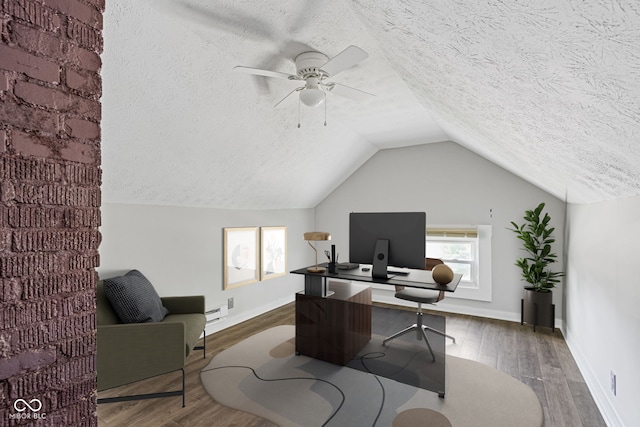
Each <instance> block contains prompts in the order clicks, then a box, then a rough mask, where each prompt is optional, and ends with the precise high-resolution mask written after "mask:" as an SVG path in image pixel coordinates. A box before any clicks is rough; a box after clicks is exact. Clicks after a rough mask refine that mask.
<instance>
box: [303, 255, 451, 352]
mask: <svg viewBox="0 0 640 427" xmlns="http://www.w3.org/2000/svg"><path fill="white" fill-rule="evenodd" d="M325 265H326V264H325ZM291 273H293V274H302V275H304V276H305V292H300V293H297V294H296V352H297V353H299V354H304V355H306V356H310V357H313V358H316V359H321V360H325V361H327V362H331V363H335V364H339V365H344V364H346V363H348V362H349V361H350V360H351V359H352V358H353V357H354V356H355V355H357V354H358V352H359V351H360V350H362V348H363V347H364V346H365V345H366V344H367V343H368V342H369V340H370V339H371V287H370V286H369V285H368V284H367V285H365V283H379V284H384V285H389V286H406V287H413V288H422V289H430V290H436V291H445V292H453V291H455V290H456V288H457V287H458V284H459V283H460V279H461V278H462V275H460V274H454V278H453V280H452V281H451V282H450V283H448V284H446V285H440V284H438V283H436V282H435V281H434V280H433V277H431V271H429V270H409V274H408V275H395V276H394V275H391V276H390V277H389V278H388V279H380V278H374V277H371V271H370V270H369V271H362V269H361V268H357V269H353V270H338V272H337V273H329V271H328V270H327V271H325V272H323V273H310V272H308V271H307V269H306V268H301V269H298V270H294V271H292V272H291ZM331 279H339V280H343V281H348V282H337V281H336V282H332V281H331ZM352 281H355V282H362V283H353V282H352Z"/></svg>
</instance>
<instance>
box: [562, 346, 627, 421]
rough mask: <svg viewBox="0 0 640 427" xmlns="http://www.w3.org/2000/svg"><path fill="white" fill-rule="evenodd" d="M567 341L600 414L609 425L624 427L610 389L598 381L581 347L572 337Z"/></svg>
mask: <svg viewBox="0 0 640 427" xmlns="http://www.w3.org/2000/svg"><path fill="white" fill-rule="evenodd" d="M565 336H566V335H565ZM565 341H566V343H567V346H568V347H569V351H570V352H571V354H572V355H573V358H574V359H575V361H576V364H577V365H578V369H579V370H580V373H581V374H582V376H583V378H584V381H585V383H586V384H587V388H588V389H589V391H590V392H591V395H592V396H593V400H594V401H595V402H596V406H597V407H598V409H599V410H600V414H602V418H604V421H605V423H606V424H607V426H609V427H624V424H623V422H622V420H621V419H620V416H619V415H618V412H617V411H616V408H615V406H614V405H613V402H612V401H611V395H610V394H609V391H608V390H607V389H605V388H602V386H601V385H600V383H599V382H598V381H597V379H596V378H597V376H596V375H595V372H594V371H593V369H592V368H591V365H590V364H589V361H588V359H587V358H586V357H585V356H584V354H583V353H582V351H581V350H580V348H579V347H578V346H576V345H575V344H574V343H573V342H572V340H571V339H565Z"/></svg>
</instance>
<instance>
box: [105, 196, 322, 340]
mask: <svg viewBox="0 0 640 427" xmlns="http://www.w3.org/2000/svg"><path fill="white" fill-rule="evenodd" d="M313 224H314V213H313V210H312V209H292V210H264V211H247V210H224V209H205V208H188V207H167V206H149V205H127V204H109V203H106V204H104V205H103V206H102V226H101V228H100V231H101V233H102V239H103V240H102V243H101V245H100V249H99V250H100V268H99V269H98V274H99V276H100V278H106V277H110V276H116V275H119V274H123V273H126V272H127V271H129V270H130V269H137V270H140V271H141V272H142V273H143V274H144V275H145V276H147V278H149V280H150V281H151V283H153V285H154V286H155V288H156V290H157V291H158V293H159V294H160V295H161V296H169V295H205V298H206V305H207V309H210V308H212V307H214V306H217V305H223V304H226V303H227V299H228V298H230V297H233V298H234V308H233V309H231V310H229V316H228V317H227V319H225V320H224V321H222V322H217V323H216V324H214V325H213V326H212V327H211V328H208V329H207V332H208V333H210V332H213V331H215V330H219V329H222V328H224V327H227V326H230V325H232V324H235V323H238V322H241V321H244V320H246V319H248V318H250V317H253V316H255V315H257V314H261V313H263V312H265V311H268V310H270V309H273V308H276V307H278V306H280V305H282V304H285V303H287V302H290V301H293V300H294V296H295V293H296V292H298V291H300V290H302V289H304V278H303V277H302V276H295V275H287V276H283V277H278V278H274V279H270V280H265V281H261V282H257V283H253V284H249V285H245V286H241V287H238V288H232V289H229V290H226V291H225V290H223V249H222V239H223V228H224V227H244V226H247V227H248V226H287V227H288V229H287V240H288V245H287V252H288V265H287V268H288V270H293V269H297V268H301V267H304V266H305V265H310V264H312V263H313V251H312V250H311V249H310V248H309V247H308V245H307V243H306V242H305V241H304V240H303V239H302V235H303V233H304V232H305V231H309V230H312V229H313V228H314V225H313Z"/></svg>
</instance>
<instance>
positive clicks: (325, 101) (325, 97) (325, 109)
mask: <svg viewBox="0 0 640 427" xmlns="http://www.w3.org/2000/svg"><path fill="white" fill-rule="evenodd" d="M323 92H324V91H323ZM324 126H325V127H326V126H327V92H324Z"/></svg>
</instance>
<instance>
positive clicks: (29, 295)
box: [0, 0, 105, 426]
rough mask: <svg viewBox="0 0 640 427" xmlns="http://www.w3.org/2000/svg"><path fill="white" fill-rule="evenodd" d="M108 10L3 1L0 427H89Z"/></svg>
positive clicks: (74, 3)
mask: <svg viewBox="0 0 640 427" xmlns="http://www.w3.org/2000/svg"><path fill="white" fill-rule="evenodd" d="M104 7H105V4H104V0H0V38H1V42H0V227H1V228H0V426H5V425H7V426H12V425H34V426H63V425H64V426H73V425H80V426H95V425H97V418H96V415H95V411H96V372H95V352H96V330H95V284H96V281H97V274H96V271H95V268H96V267H97V266H98V263H99V257H98V245H99V244H100V233H99V232H98V227H99V225H100V181H101V170H100V119H101V116H100V115H101V106H100V96H101V94H102V81H101V78H100V67H101V61H100V53H101V52H102V13H103V11H104ZM19 399H23V400H24V402H23V401H20V400H19ZM33 399H37V400H38V401H39V402H40V403H41V404H42V405H41V408H40V410H39V411H36V410H35V409H37V407H38V402H37V401H34V400H33ZM16 402H18V403H16ZM25 402H27V403H30V406H31V408H29V407H25V405H24V403H25ZM16 405H17V407H18V408H20V409H24V411H23V412H19V411H18V410H16ZM32 409H33V410H32Z"/></svg>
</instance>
